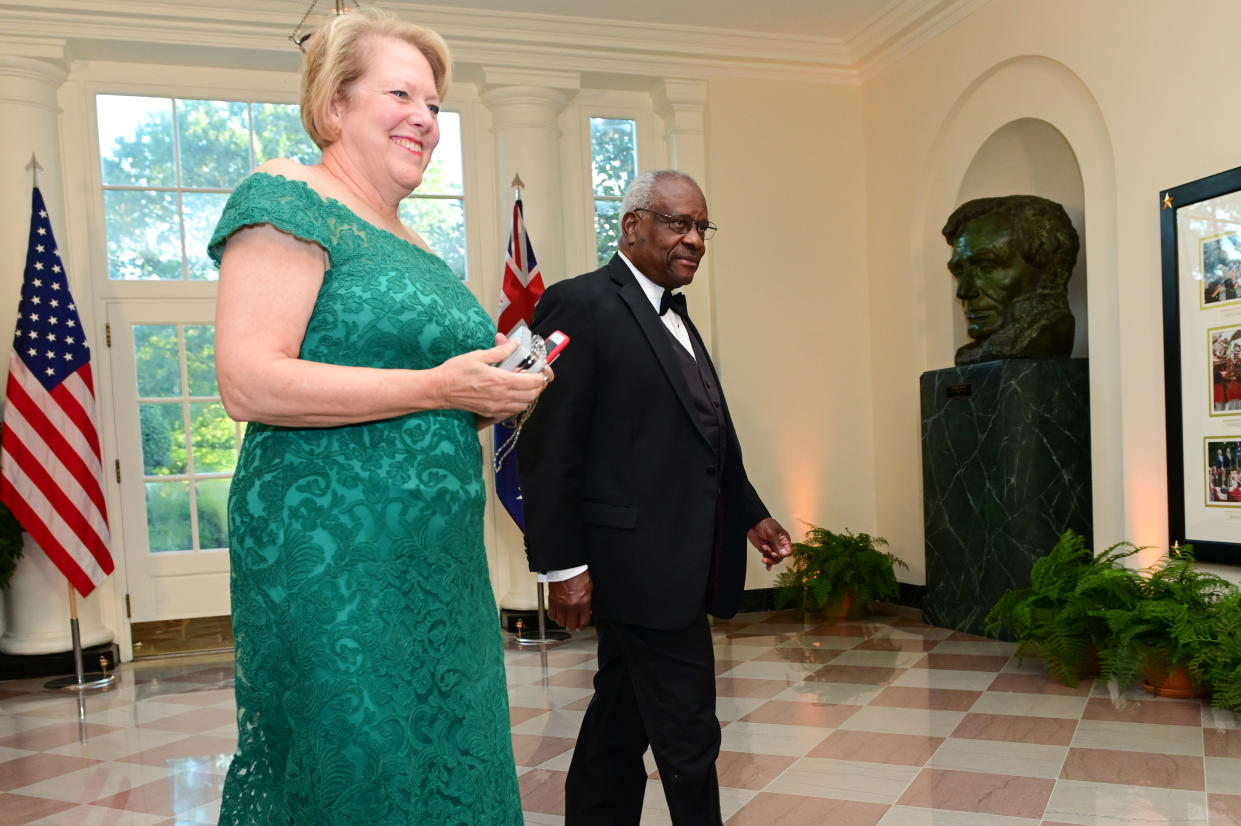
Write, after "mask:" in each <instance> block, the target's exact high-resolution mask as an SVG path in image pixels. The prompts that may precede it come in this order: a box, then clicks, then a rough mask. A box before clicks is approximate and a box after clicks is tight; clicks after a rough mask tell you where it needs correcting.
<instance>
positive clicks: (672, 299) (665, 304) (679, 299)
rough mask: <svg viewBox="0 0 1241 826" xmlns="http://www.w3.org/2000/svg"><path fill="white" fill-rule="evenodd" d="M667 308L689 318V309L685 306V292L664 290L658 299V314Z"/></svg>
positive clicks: (661, 313)
mask: <svg viewBox="0 0 1241 826" xmlns="http://www.w3.org/2000/svg"><path fill="white" fill-rule="evenodd" d="M669 308H671V309H672V311H673V312H674V313H676V314H677V315H679V316H680V317H681V318H689V310H688V309H686V307H685V293H674V292H673V291H672V290H664V294H663V297H662V298H660V299H659V314H660V315H661V316H662V315H663V314H664V313H666V312H668V309H669Z"/></svg>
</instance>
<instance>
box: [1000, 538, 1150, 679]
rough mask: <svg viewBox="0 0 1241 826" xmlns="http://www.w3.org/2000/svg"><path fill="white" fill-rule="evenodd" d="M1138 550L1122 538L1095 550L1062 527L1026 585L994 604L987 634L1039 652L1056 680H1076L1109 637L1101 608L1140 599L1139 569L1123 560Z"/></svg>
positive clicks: (1126, 606)
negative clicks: (1104, 547) (1127, 565)
mask: <svg viewBox="0 0 1241 826" xmlns="http://www.w3.org/2000/svg"><path fill="white" fill-rule="evenodd" d="M1139 550H1140V549H1139V548H1138V547H1137V546H1135V545H1133V544H1131V543H1128V542H1121V543H1118V544H1116V545H1113V546H1111V547H1110V548H1108V549H1107V550H1105V551H1103V553H1101V554H1098V555H1096V554H1095V553H1094V551H1092V550H1091V549H1090V548H1089V547H1087V546H1086V540H1085V539H1084V538H1083V537H1082V536H1081V535H1080V534H1077V533H1075V532H1074V531H1065V532H1064V534H1062V535H1061V537H1060V539H1059V540H1058V541H1057V542H1056V544H1055V546H1054V547H1053V548H1052V549H1051V551H1050V552H1048V553H1047V555H1046V556H1043V557H1041V558H1039V559H1038V560H1036V561H1035V563H1034V565H1033V567H1032V568H1031V570H1030V585H1029V586H1028V587H1026V588H1018V589H1014V590H1012V591H1009V592H1007V593H1005V594H1004V595H1003V596H1002V597H1000V599H999V600H998V601H997V602H996V603H995V605H994V606H992V608H991V610H990V611H989V612H988V614H987V617H986V619H985V628H986V631H987V633H988V634H990V635H992V636H1002V635H1004V636H1010V638H1012V639H1016V640H1017V642H1018V643H1019V646H1018V649H1017V651H1018V654H1019V655H1022V656H1027V655H1037V656H1039V657H1041V658H1042V660H1043V662H1044V664H1045V665H1046V666H1047V670H1048V671H1049V672H1050V673H1051V674H1052V676H1054V677H1055V678H1056V679H1057V680H1059V681H1060V682H1062V683H1064V684H1065V685H1068V686H1073V685H1077V681H1078V679H1080V678H1081V677H1083V676H1088V675H1091V674H1093V673H1094V672H1095V671H1096V670H1097V669H1098V655H1099V651H1100V649H1101V648H1102V647H1103V645H1104V643H1105V642H1106V641H1107V640H1108V639H1110V638H1111V627H1110V626H1109V625H1108V622H1107V619H1106V618H1105V616H1104V612H1105V611H1107V610H1109V609H1110V610H1117V611H1129V610H1132V609H1133V608H1134V607H1135V606H1136V605H1137V604H1138V602H1139V601H1140V600H1141V599H1142V592H1141V583H1140V581H1139V575H1138V573H1137V572H1136V571H1134V570H1131V569H1130V568H1128V567H1126V566H1125V564H1124V560H1125V559H1126V558H1128V557H1130V556H1132V555H1133V554H1135V553H1137V552H1138V551H1139Z"/></svg>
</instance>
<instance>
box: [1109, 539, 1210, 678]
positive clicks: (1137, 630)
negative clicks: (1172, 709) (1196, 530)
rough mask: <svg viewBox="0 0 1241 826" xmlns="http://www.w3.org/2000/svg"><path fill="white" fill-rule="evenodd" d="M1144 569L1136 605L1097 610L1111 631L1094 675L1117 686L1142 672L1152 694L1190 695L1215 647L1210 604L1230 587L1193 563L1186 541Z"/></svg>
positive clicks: (1207, 664) (1203, 674)
mask: <svg viewBox="0 0 1241 826" xmlns="http://www.w3.org/2000/svg"><path fill="white" fill-rule="evenodd" d="M1144 574H1145V576H1144V578H1143V580H1142V582H1141V588H1142V599H1141V600H1139V601H1138V603H1137V604H1136V605H1134V606H1132V607H1127V608H1116V609H1109V610H1106V611H1104V612H1103V616H1104V617H1105V619H1106V620H1107V623H1108V627H1109V629H1110V631H1111V634H1110V635H1109V638H1108V640H1107V642H1106V644H1105V645H1102V646H1100V652H1099V660H1100V674H1101V676H1103V677H1105V678H1107V679H1109V680H1115V681H1116V684H1117V685H1118V686H1119V687H1120V689H1121V690H1124V689H1126V688H1128V687H1129V686H1131V685H1133V684H1134V683H1135V682H1137V681H1138V677H1139V676H1142V675H1145V681H1144V683H1143V687H1144V688H1146V690H1147V691H1149V692H1150V693H1152V694H1156V695H1159V696H1165V697H1191V696H1196V695H1197V694H1200V693H1201V692H1202V690H1203V689H1204V688H1205V687H1206V686H1207V672H1208V670H1209V666H1210V662H1211V658H1212V657H1213V655H1214V654H1215V649H1216V647H1217V646H1216V644H1215V641H1214V640H1215V637H1216V636H1217V634H1218V630H1217V628H1216V616H1215V612H1216V606H1217V604H1218V603H1219V602H1220V601H1221V600H1222V599H1223V598H1224V597H1225V596H1226V595H1227V594H1228V593H1229V592H1230V591H1231V590H1232V588H1233V586H1232V585H1231V583H1229V582H1228V581H1227V580H1225V579H1223V578H1222V577H1219V576H1216V575H1215V574H1212V573H1209V572H1207V571H1202V570H1199V569H1198V568H1197V567H1195V565H1194V556H1193V549H1192V548H1190V546H1188V545H1184V546H1181V547H1180V548H1174V549H1173V550H1172V552H1171V553H1170V554H1169V556H1168V558H1167V559H1166V560H1165V561H1163V562H1162V563H1160V564H1157V565H1154V566H1152V567H1150V568H1148V569H1147V570H1146V571H1145V572H1144Z"/></svg>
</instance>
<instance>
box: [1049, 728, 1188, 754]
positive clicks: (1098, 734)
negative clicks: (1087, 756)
mask: <svg viewBox="0 0 1241 826" xmlns="http://www.w3.org/2000/svg"><path fill="white" fill-rule="evenodd" d="M1070 745H1071V746H1073V747H1074V748H1080V749H1119V750H1122V751H1140V752H1149V751H1152V750H1153V749H1155V748H1158V753H1160V754H1181V755H1188V756H1190V757H1201V756H1202V753H1203V746H1202V731H1201V729H1199V728H1198V727H1197V726H1164V725H1159V724H1157V723H1113V722H1110V721H1107V720H1082V721H1080V722H1079V723H1078V724H1077V731H1075V732H1074V733H1073V742H1072V743H1070Z"/></svg>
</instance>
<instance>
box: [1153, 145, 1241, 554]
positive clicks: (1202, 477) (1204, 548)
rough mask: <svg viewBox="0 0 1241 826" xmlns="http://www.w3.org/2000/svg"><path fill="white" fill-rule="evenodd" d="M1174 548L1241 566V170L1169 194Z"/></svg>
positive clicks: (1166, 288)
mask: <svg viewBox="0 0 1241 826" xmlns="http://www.w3.org/2000/svg"><path fill="white" fill-rule="evenodd" d="M1159 214H1160V222H1159V223H1160V247H1161V255H1162V269H1163V334H1164V338H1163V342H1164V399H1165V423H1166V429H1167V453H1168V532H1169V537H1168V542H1169V546H1171V545H1173V544H1175V543H1179V544H1181V545H1192V546H1193V548H1194V553H1195V556H1196V557H1197V558H1198V559H1200V560H1203V561H1207V562H1217V563H1223V564H1228V565H1237V566H1241V167H1238V168H1236V169H1230V170H1228V171H1226V172H1220V173H1218V174H1215V175H1211V176H1209V177H1206V178H1201V179H1199V180H1197V181H1191V182H1190V183H1187V184H1182V185H1180V186H1176V187H1173V188H1171V189H1167V190H1164V191H1162V192H1160V193H1159Z"/></svg>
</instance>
